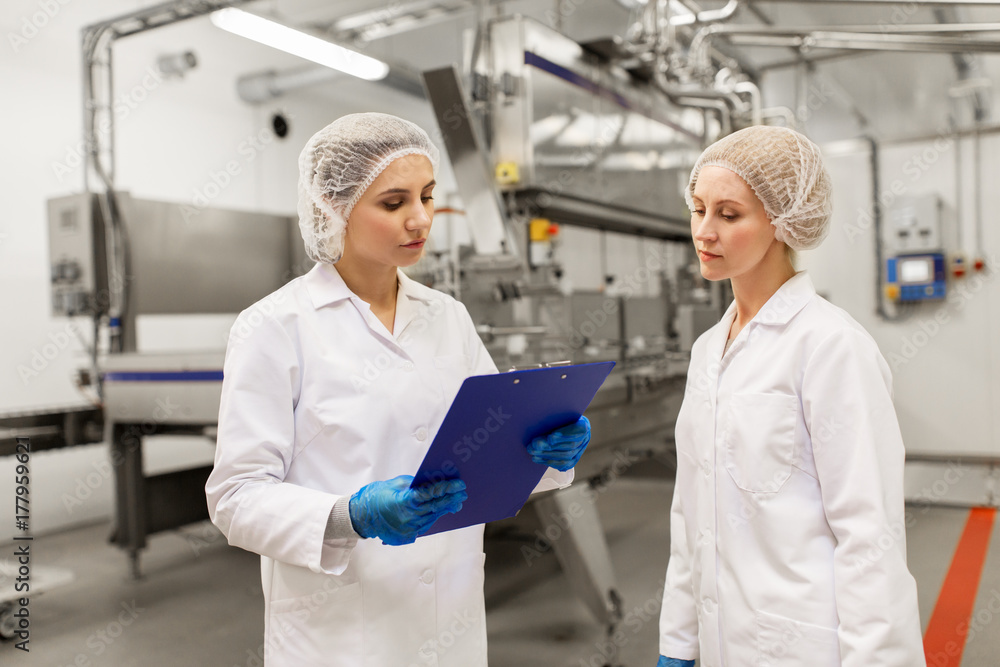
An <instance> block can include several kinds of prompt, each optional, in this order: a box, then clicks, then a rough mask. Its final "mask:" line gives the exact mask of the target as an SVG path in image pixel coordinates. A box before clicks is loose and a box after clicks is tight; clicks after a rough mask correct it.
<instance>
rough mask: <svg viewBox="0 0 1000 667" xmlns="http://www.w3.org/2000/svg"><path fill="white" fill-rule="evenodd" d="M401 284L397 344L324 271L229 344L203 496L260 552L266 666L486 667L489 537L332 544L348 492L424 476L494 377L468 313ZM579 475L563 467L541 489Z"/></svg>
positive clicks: (276, 301) (280, 297) (237, 329)
mask: <svg viewBox="0 0 1000 667" xmlns="http://www.w3.org/2000/svg"><path fill="white" fill-rule="evenodd" d="M398 276H399V292H398V297H397V302H396V319H395V322H394V328H393V333H389V331H388V330H387V329H386V328H385V327H384V326H383V325H382V323H381V322H379V320H378V318H377V317H375V315H374V314H373V313H372V312H371V310H370V307H369V305H368V304H367V303H365V302H364V301H362V300H361V299H360V298H359V297H357V296H356V295H355V294H353V293H352V292H351V291H350V290H349V289H348V287H347V285H346V284H345V283H344V281H343V279H342V278H341V277H340V275H339V274H338V273H337V271H336V269H335V268H334V267H333V266H331V265H324V264H317V265H316V266H315V267H314V268H313V269H312V270H311V271H310V272H309V273H308V274H306V275H305V276H302V277H300V278H297V279H295V280H293V281H291V282H290V283H288V284H287V285H285V286H284V287H282V288H281V289H279V290H277V291H276V292H274V293H273V294H271V295H270V296H268V297H266V298H265V299H263V300H261V301H260V302H258V303H256V304H254V305H253V306H251V307H250V308H248V309H247V310H245V311H244V312H243V313H241V314H240V316H239V318H238V319H237V321H236V323H235V324H234V325H233V329H232V332H231V334H230V340H229V348H228V350H227V353H226V362H225V379H224V381H223V386H222V404H221V409H220V413H219V434H218V447H217V451H216V459H215V468H214V470H213V472H212V474H211V476H210V478H209V480H208V484H207V486H206V493H207V496H208V505H209V511H210V514H211V517H212V521H213V522H214V523H215V524H216V525H217V526H218V527H219V528H220V529H221V530H222V532H223V533H224V534H225V535H226V536H227V538H228V539H229V543H230V544H232V545H234V546H238V547H242V548H244V549H247V550H249V551H253V552H255V553H259V554H261V580H262V585H263V590H264V605H265V624H264V628H265V630H264V631H265V638H264V652H265V664H266V665H267V666H268V667H313V666H315V667H320V666H322V667H409V666H411V665H413V666H420V667H424V666H433V667H481V666H485V665H486V628H485V623H484V617H485V610H484V602H483V563H484V560H485V556H484V554H483V528H482V526H476V527H470V528H465V529H462V530H456V531H451V532H448V533H442V534H438V535H433V536H428V537H421V538H418V539H417V541H416V542H415V543H414V544H411V545H406V546H398V547H390V546H386V545H384V544H382V542H381V540H378V539H368V540H364V539H359V538H357V537H354V538H351V539H340V540H329V541H324V539H323V537H324V530H325V528H326V525H327V519H328V516H329V514H330V511H331V509H332V507H333V505H334V502H335V501H336V500H337V498H338V497H341V496H347V495H350V494H353V493H354V492H355V491H357V490H358V489H360V488H361V487H362V486H363V485H365V484H367V483H369V482H373V481H376V480H386V479H390V478H392V477H395V476H397V475H403V474H413V473H414V472H415V471H416V470H417V468H418V467H419V464H420V462H421V460H422V459H423V456H424V454H425V453H426V451H427V449H428V447H429V446H430V443H431V441H432V440H433V438H434V434H435V433H436V432H437V429H438V427H439V426H440V424H441V422H442V420H443V419H444V416H445V413H446V412H447V410H448V406H449V405H450V404H451V400H452V399H453V398H454V396H455V394H456V393H457V392H458V388H459V386H460V385H461V383H462V381H463V380H464V379H465V378H466V377H467V376H469V375H475V374H484V373H495V372H496V367H495V366H494V364H493V361H492V360H491V359H490V356H489V354H488V352H487V351H486V349H485V347H484V346H483V344H482V342H481V341H480V339H479V337H478V335H477V334H476V331H475V327H474V326H473V323H472V320H471V318H470V317H469V314H468V311H467V310H466V309H465V307H464V306H463V305H462V304H461V303H459V302H458V301H456V300H455V299H453V298H451V297H449V296H447V295H445V294H442V293H440V292H437V291H435V290H432V289H430V288H427V287H425V286H423V285H420V284H418V283H416V282H414V281H412V280H410V279H409V278H407V277H406V276H405V275H404V274H403V273H402V272H399V273H398ZM571 480H572V473H571V472H570V473H559V472H557V471H555V470H552V469H550V470H549V472H548V473H547V474H546V477H545V478H543V480H542V483H541V484H540V485H539V490H541V489H545V488H556V487H558V486H564V485H566V484H568V483H569V482H570V481H571Z"/></svg>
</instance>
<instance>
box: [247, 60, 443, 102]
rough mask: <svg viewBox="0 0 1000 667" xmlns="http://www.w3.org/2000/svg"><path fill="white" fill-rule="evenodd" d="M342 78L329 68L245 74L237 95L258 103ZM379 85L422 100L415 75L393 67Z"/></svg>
mask: <svg viewBox="0 0 1000 667" xmlns="http://www.w3.org/2000/svg"><path fill="white" fill-rule="evenodd" d="M340 76H341V73H340V72H338V71H337V70H334V69H330V68H329V67H323V66H317V67H306V68H299V69H293V70H286V71H284V72H277V71H275V70H267V71H264V72H255V73H252V74H244V75H243V76H241V77H240V78H239V79H237V80H236V92H237V94H238V95H239V96H240V99H241V100H243V101H244V102H246V103H247V104H260V103H262V102H269V101H271V100H273V99H277V98H279V97H281V96H283V95H285V94H287V93H290V92H292V91H294V90H297V89H299V88H305V87H308V86H314V85H316V84H322V83H327V82H329V81H333V80H335V79H337V78H339V77H340ZM378 83H379V85H383V86H387V87H389V88H394V89H396V90H400V91H402V92H404V93H409V94H411V95H414V96H415V97H419V98H424V97H425V96H424V90H423V85H422V84H421V83H420V79H419V77H418V76H417V75H415V74H412V73H410V72H408V71H406V70H403V69H400V68H398V67H396V66H392V67H391V68H390V70H389V74H388V75H386V77H385V78H384V79H381V80H380V81H379V82H378Z"/></svg>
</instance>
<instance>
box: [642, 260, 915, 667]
mask: <svg viewBox="0 0 1000 667" xmlns="http://www.w3.org/2000/svg"><path fill="white" fill-rule="evenodd" d="M735 313H736V311H735V305H733V306H731V307H730V308H729V310H728V311H727V312H726V315H725V316H724V317H723V318H722V320H721V321H720V322H719V323H718V324H717V325H716V326H714V327H713V328H712V329H710V330H709V331H707V332H705V333H704V334H703V335H702V336H701V337H700V338H699V339H698V340H697V342H696V343H695V345H694V348H693V349H692V351H691V366H690V370H689V372H688V380H687V388H686V390H685V394H684V402H683V404H682V406H681V411H680V414H679V415H678V418H677V426H676V441H677V482H676V486H675V489H674V499H673V507H672V509H671V513H670V520H671V526H670V538H671V547H670V561H669V564H668V567H667V580H666V587H665V590H664V599H663V608H662V612H661V616H660V653H661V654H662V655H665V656H668V657H672V658H679V659H693V658H699V667H723V666H726V667H750V666H755V667H756V666H760V667H803V666H805V665H808V666H809V667H834V666H839V665H843V666H844V667H873V666H874V665H878V667H918V666H919V667H923V666H924V665H925V664H926V663H925V660H924V653H923V647H922V640H921V635H920V619H919V615H918V611H917V589H916V583H915V581H914V579H913V577H912V576H911V575H910V573H909V571H908V570H907V567H906V542H905V539H906V538H905V517H904V509H903V454H904V452H903V442H902V438H901V436H900V432H899V426H898V424H897V421H896V414H895V411H894V409H893V405H892V395H891V394H892V380H891V377H890V374H889V369H888V366H887V365H886V363H885V360H884V359H883V358H882V355H881V354H880V353H879V350H878V347H877V345H876V344H875V341H874V340H872V338H871V336H869V335H868V333H867V332H865V330H864V329H863V328H862V327H861V326H860V325H859V324H858V323H857V322H855V321H854V320H853V319H852V318H851V317H850V315H848V314H847V313H846V312H844V311H843V310H841V309H840V308H837V307H836V306H833V305H831V304H830V303H829V302H827V301H826V300H825V299H823V298H821V297H820V296H818V295H817V294H816V291H815V289H814V288H813V285H812V281H811V280H810V279H809V277H808V275H806V274H805V273H804V272H800V273H798V274H797V275H796V276H794V277H793V278H791V279H790V280H788V281H787V282H786V283H785V284H784V285H782V287H781V288H780V289H779V290H778V291H777V292H776V293H775V294H774V295H773V296H772V297H771V299H770V300H769V301H768V302H767V303H766V304H765V305H764V307H763V308H762V309H761V310H760V312H758V313H757V315H756V317H754V318H753V320H752V321H751V322H749V323H748V324H747V326H746V327H744V328H743V330H742V331H741V332H740V333H739V335H738V336H737V337H736V339H735V340H734V341H733V343H732V345H731V347H730V349H729V350H728V351H727V352H726V354H725V355H724V356H723V348H724V346H725V343H726V338H727V334H728V332H729V328H730V325H731V324H732V322H733V318H734V317H735Z"/></svg>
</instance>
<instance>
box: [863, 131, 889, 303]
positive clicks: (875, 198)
mask: <svg viewBox="0 0 1000 667" xmlns="http://www.w3.org/2000/svg"><path fill="white" fill-rule="evenodd" d="M865 140H866V141H867V142H868V145H869V147H870V148H871V170H872V219H873V222H874V226H875V313H876V314H877V315H878V316H879V317H881V318H882V319H884V320H888V319H891V317H890V315H889V313H888V311H886V309H885V298H884V294H883V292H882V202H881V201H880V197H879V187H880V174H879V169H880V160H879V147H878V142H877V141H875V138H874V137H865Z"/></svg>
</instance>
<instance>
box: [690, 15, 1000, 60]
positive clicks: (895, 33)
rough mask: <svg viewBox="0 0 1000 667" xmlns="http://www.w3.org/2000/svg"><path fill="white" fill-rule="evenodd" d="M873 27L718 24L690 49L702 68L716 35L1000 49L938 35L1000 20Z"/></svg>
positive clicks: (826, 44)
mask: <svg viewBox="0 0 1000 667" xmlns="http://www.w3.org/2000/svg"><path fill="white" fill-rule="evenodd" d="M873 29H874V27H873V26H868V27H867V32H866V31H865V30H864V26H846V29H842V28H841V27H840V26H836V29H835V30H817V29H816V28H809V27H805V26H796V27H777V26H743V25H722V24H719V23H715V24H712V25H709V26H705V27H704V28H702V29H701V30H699V31H698V32H697V33H696V34H695V36H694V37H693V38H692V39H691V45H690V48H689V50H688V54H689V56H688V57H689V59H690V61H691V63H692V65H693V66H694V67H695V68H696V69H698V70H701V71H704V70H707V69H709V68H710V66H711V61H710V57H711V56H710V54H709V47H710V43H711V41H712V40H713V39H714V38H715V36H716V35H726V36H727V37H728V39H729V41H730V42H732V43H733V44H749V45H754V46H778V47H791V48H796V49H802V48H840V49H847V50H850V51H856V50H865V51H871V50H874V51H920V52H932V53H940V52H945V53H952V52H958V53H963V52H969V51H985V52H997V51H1000V42H997V41H986V40H963V39H952V38H948V37H938V36H935V35H934V34H920V33H941V34H963V33H974V32H997V31H1000V23H984V24H980V25H979V26H975V24H959V25H955V26H954V27H951V26H947V25H917V26H893V27H891V28H890V29H889V30H888V31H886V32H885V33H882V32H881V29H880V32H878V33H875V32H871V31H872V30H873Z"/></svg>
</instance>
